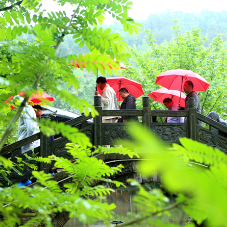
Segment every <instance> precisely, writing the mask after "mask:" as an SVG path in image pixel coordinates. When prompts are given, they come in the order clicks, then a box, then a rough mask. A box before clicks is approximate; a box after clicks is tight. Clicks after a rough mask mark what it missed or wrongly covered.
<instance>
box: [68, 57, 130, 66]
mask: <svg viewBox="0 0 227 227" xmlns="http://www.w3.org/2000/svg"><path fill="white" fill-rule="evenodd" d="M84 56H85V54H84V55H83V59H84ZM108 57H109V56H108ZM113 61H115V62H116V58H114V59H113ZM93 63H97V61H94V62H93ZM84 64H87V62H86V63H84V62H83V61H80V62H78V61H77V60H76V61H75V62H73V61H72V62H71V63H70V64H69V65H68V66H76V67H77V68H81V66H82V67H83V68H86V67H85V65H84ZM100 64H101V65H102V67H103V68H104V69H105V67H104V65H103V63H102V62H100ZM106 64H107V65H108V66H109V68H110V69H113V68H112V66H111V65H110V63H108V62H107V63H106ZM119 69H127V67H126V66H125V65H124V64H123V63H122V62H120V68H119Z"/></svg>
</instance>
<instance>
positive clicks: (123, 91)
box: [119, 87, 129, 99]
mask: <svg viewBox="0 0 227 227" xmlns="http://www.w3.org/2000/svg"><path fill="white" fill-rule="evenodd" d="M119 94H120V96H121V98H123V99H126V98H127V97H128V95H129V93H128V90H127V89H126V88H124V87H122V88H121V89H120V90H119Z"/></svg>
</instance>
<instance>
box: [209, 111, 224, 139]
mask: <svg viewBox="0 0 227 227" xmlns="http://www.w3.org/2000/svg"><path fill="white" fill-rule="evenodd" d="M208 117H209V118H211V119H212V120H214V121H217V122H218V123H220V124H222V125H224V126H225V127H227V123H226V122H225V121H224V120H222V119H221V118H220V117H219V115H218V114H217V113H215V112H210V113H209V114H208ZM212 130H214V131H216V130H217V129H213V127H212ZM217 131H218V135H220V136H224V137H225V138H227V134H226V133H224V132H222V131H220V130H217Z"/></svg>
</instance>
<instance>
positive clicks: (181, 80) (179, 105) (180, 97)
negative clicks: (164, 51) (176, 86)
mask: <svg viewBox="0 0 227 227" xmlns="http://www.w3.org/2000/svg"><path fill="white" fill-rule="evenodd" d="M181 78H182V80H181V90H182V85H183V79H184V78H183V76H182V77H181ZM181 90H180V99H179V106H180V100H181Z"/></svg>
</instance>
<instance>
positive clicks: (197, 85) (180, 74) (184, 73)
mask: <svg viewBox="0 0 227 227" xmlns="http://www.w3.org/2000/svg"><path fill="white" fill-rule="evenodd" d="M187 80H190V81H192V83H193V84H194V88H193V90H194V91H206V90H207V88H208V87H209V86H210V84H209V83H208V82H207V81H206V80H205V79H204V78H203V77H201V76H200V75H198V74H196V73H194V72H193V71H191V70H184V69H176V70H169V71H166V72H164V73H162V74H160V75H159V76H157V78H156V82H155V83H156V84H159V85H161V86H163V87H165V88H167V89H170V90H178V91H184V89H183V86H184V82H185V81H187Z"/></svg>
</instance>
